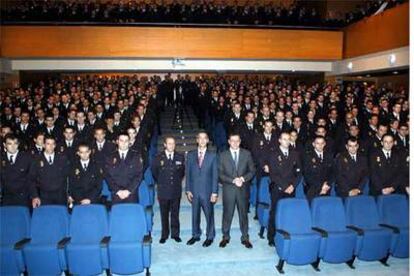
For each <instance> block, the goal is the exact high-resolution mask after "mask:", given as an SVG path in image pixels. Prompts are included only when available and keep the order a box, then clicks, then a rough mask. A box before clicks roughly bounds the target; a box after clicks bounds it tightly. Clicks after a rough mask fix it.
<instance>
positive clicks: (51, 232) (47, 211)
mask: <svg viewBox="0 0 414 276" xmlns="http://www.w3.org/2000/svg"><path fill="white" fill-rule="evenodd" d="M68 235H69V214H68V211H67V208H66V207H65V206H58V205H45V206H40V207H39V208H36V209H34V210H33V215H32V225H31V229H30V238H31V239H32V241H31V242H32V243H41V244H56V243H57V242H58V241H60V240H61V239H63V238H64V237H67V236H68Z"/></svg>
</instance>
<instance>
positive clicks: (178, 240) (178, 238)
mask: <svg viewBox="0 0 414 276" xmlns="http://www.w3.org/2000/svg"><path fill="white" fill-rule="evenodd" d="M172 239H173V240H175V241H176V242H182V240H181V238H180V237H172Z"/></svg>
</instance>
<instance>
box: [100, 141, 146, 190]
mask: <svg viewBox="0 0 414 276" xmlns="http://www.w3.org/2000/svg"><path fill="white" fill-rule="evenodd" d="M142 163H143V161H142V157H141V155H140V154H139V153H138V152H136V151H134V150H132V149H129V150H128V153H127V155H126V157H125V160H123V161H122V160H121V156H120V155H119V151H114V152H112V153H111V154H110V155H109V156H108V157H107V158H106V160H105V179H106V181H107V182H108V186H109V188H110V190H111V191H112V193H114V194H116V193H117V192H118V191H119V190H128V191H129V192H131V194H135V193H138V186H139V185H140V184H141V181H142V177H143V173H144V170H143V164H142Z"/></svg>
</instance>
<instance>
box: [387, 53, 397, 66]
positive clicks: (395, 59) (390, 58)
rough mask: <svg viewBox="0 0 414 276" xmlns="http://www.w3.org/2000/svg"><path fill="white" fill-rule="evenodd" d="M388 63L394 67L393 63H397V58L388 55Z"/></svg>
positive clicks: (393, 55)
mask: <svg viewBox="0 0 414 276" xmlns="http://www.w3.org/2000/svg"><path fill="white" fill-rule="evenodd" d="M389 61H390V64H391V65H394V63H395V62H396V61H397V57H396V56H395V54H391V55H390V57H389Z"/></svg>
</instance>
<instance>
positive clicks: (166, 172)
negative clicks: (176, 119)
mask: <svg viewBox="0 0 414 276" xmlns="http://www.w3.org/2000/svg"><path fill="white" fill-rule="evenodd" d="M164 148H165V150H164V151H163V152H161V153H159V154H158V155H157V156H156V157H155V159H154V161H153V162H152V165H151V170H152V175H153V176H154V179H155V181H156V182H157V191H158V201H159V203H160V212H161V227H162V231H161V239H160V243H165V241H166V240H167V239H168V236H169V234H170V221H169V217H170V216H171V238H173V239H174V240H175V241H176V242H181V239H180V221H179V209H180V200H181V190H182V188H181V183H182V180H183V177H184V174H185V169H184V155H182V154H180V153H178V152H176V151H175V140H174V138H173V137H169V136H167V137H165V138H164Z"/></svg>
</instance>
